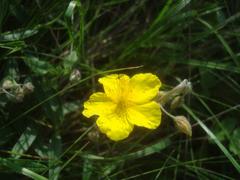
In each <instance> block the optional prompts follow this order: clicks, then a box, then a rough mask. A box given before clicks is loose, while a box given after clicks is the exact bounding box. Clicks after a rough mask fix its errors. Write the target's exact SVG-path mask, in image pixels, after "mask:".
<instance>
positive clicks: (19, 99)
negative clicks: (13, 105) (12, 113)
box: [14, 87, 24, 102]
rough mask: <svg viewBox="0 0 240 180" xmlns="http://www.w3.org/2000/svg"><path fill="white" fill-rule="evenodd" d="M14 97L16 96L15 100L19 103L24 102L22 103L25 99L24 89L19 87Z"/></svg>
mask: <svg viewBox="0 0 240 180" xmlns="http://www.w3.org/2000/svg"><path fill="white" fill-rule="evenodd" d="M14 95H15V99H16V101H17V102H22V101H23V98H24V91H23V88H21V87H18V88H17V89H16V90H15V92H14Z"/></svg>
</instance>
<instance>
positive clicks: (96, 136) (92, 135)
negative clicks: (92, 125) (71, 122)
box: [87, 130, 99, 142]
mask: <svg viewBox="0 0 240 180" xmlns="http://www.w3.org/2000/svg"><path fill="white" fill-rule="evenodd" d="M87 136H88V138H89V139H90V140H91V141H92V142H97V141H98V139H99V133H98V131H96V130H92V131H90V132H89V133H88V134H87Z"/></svg>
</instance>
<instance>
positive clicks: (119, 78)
mask: <svg viewBox="0 0 240 180" xmlns="http://www.w3.org/2000/svg"><path fill="white" fill-rule="evenodd" d="M129 79H130V78H129V77H128V76H127V75H125V74H111V75H108V76H105V77H102V78H100V79H99V80H98V81H99V83H101V84H102V85H103V88H104V91H105V93H106V95H107V96H108V97H110V98H111V99H112V100H113V101H115V102H117V101H118V100H119V99H120V98H122V97H125V96H126V95H127V94H128V93H129V90H128V87H129V86H128V84H129Z"/></svg>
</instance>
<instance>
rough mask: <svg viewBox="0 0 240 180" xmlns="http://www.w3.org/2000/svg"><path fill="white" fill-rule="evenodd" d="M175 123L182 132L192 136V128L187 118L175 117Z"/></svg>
mask: <svg viewBox="0 0 240 180" xmlns="http://www.w3.org/2000/svg"><path fill="white" fill-rule="evenodd" d="M174 122H175V126H176V128H177V129H178V130H179V131H180V132H182V133H184V134H186V135H188V136H190V137H191V136H192V126H191V124H190V123H189V121H188V120H187V118H186V117H185V116H175V118H174Z"/></svg>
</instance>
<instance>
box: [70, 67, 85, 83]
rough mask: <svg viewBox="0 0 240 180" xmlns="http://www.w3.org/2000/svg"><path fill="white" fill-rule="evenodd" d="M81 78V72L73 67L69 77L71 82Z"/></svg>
mask: <svg viewBox="0 0 240 180" xmlns="http://www.w3.org/2000/svg"><path fill="white" fill-rule="evenodd" d="M81 78H82V75H81V72H80V71H79V70H78V69H74V70H73V71H72V73H71V75H70V77H69V80H70V81H71V82H74V81H79V80H80V79H81Z"/></svg>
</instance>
